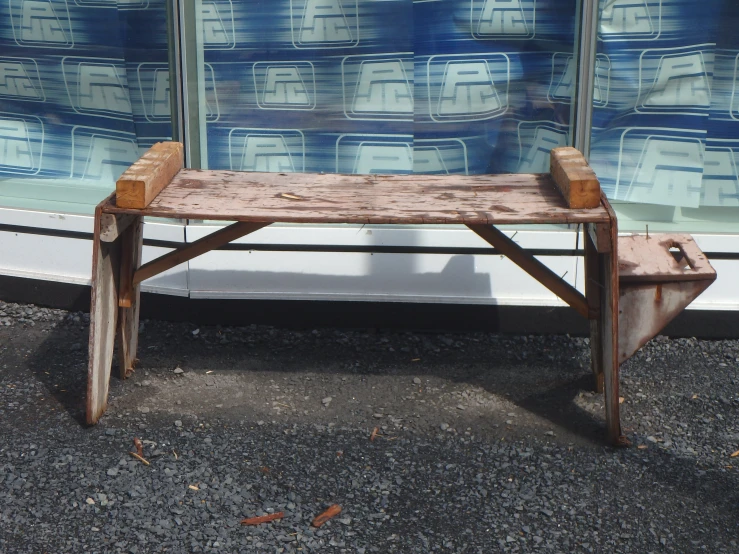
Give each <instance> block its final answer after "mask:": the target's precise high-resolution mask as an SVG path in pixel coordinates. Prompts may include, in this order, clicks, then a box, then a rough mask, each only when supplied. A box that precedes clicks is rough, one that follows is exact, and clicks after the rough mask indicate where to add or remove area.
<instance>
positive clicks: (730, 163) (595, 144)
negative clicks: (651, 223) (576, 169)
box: [590, 0, 739, 208]
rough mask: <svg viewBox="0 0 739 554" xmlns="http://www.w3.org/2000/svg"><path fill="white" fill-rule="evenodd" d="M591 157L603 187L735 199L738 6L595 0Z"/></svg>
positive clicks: (705, 200)
mask: <svg viewBox="0 0 739 554" xmlns="http://www.w3.org/2000/svg"><path fill="white" fill-rule="evenodd" d="M600 10H601V11H600V30H599V31H600V32H599V37H598V63H597V67H596V75H595V101H594V106H593V122H594V123H593V124H594V128H593V135H592V149H591V153H590V161H591V164H592V165H593V167H594V168H595V170H596V172H597V173H598V176H599V177H600V179H601V183H602V184H603V186H604V189H605V190H606V193H607V194H608V196H609V197H611V198H615V199H618V200H624V201H628V202H638V203H649V204H661V205H668V206H680V207H683V208H697V207H700V206H739V173H738V172H737V160H738V159H739V158H737V153H739V150H737V142H736V141H735V140H734V138H735V137H737V136H739V134H738V133H739V126H737V123H738V122H739V119H737V118H736V117H735V116H736V111H735V108H736V106H734V96H735V89H736V85H737V71H736V67H737V64H736V60H737V55H739V40H738V39H737V35H736V32H735V31H734V26H735V25H736V23H737V21H738V20H739V6H738V5H737V4H736V3H735V2H725V1H723V0H707V1H705V2H693V1H692V0H641V1H634V0H628V1H626V0H601V1H600Z"/></svg>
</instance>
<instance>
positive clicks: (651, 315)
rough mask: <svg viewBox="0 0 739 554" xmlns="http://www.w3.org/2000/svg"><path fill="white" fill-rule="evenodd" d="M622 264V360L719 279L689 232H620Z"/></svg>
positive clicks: (619, 308) (619, 260)
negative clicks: (631, 233)
mask: <svg viewBox="0 0 739 554" xmlns="http://www.w3.org/2000/svg"><path fill="white" fill-rule="evenodd" d="M618 267H619V283H620V284H619V288H620V291H619V302H618V319H619V324H618V330H619V332H618V361H619V363H623V362H625V361H626V360H628V359H629V358H630V357H631V356H633V355H634V354H635V353H636V351H637V350H639V348H641V347H642V346H644V345H645V344H646V343H647V342H649V341H650V340H651V339H652V338H654V337H655V336H657V334H658V333H659V332H660V331H661V330H662V329H664V327H665V326H666V325H667V324H668V323H669V322H670V321H672V319H673V318H674V317H675V316H677V315H678V314H679V313H680V312H682V311H683V310H684V309H685V308H686V307H687V306H688V305H689V304H690V303H691V302H692V301H693V300H695V299H696V298H697V297H698V296H699V295H700V294H701V293H702V292H703V291H704V290H706V289H707V288H708V287H709V286H710V285H711V283H713V281H715V279H716V271H715V270H714V269H713V267H711V264H710V263H709V262H708V260H707V259H706V256H705V254H703V252H702V251H701V250H700V248H698V245H697V244H696V243H695V241H694V240H693V238H692V237H691V236H690V235H678V234H665V235H654V234H653V235H649V236H642V235H634V236H630V237H619V239H618Z"/></svg>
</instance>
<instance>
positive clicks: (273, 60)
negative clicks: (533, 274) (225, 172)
mask: <svg viewBox="0 0 739 554" xmlns="http://www.w3.org/2000/svg"><path fill="white" fill-rule="evenodd" d="M599 9H600V29H599V35H598V44H597V51H598V54H597V60H596V72H595V91H594V92H595V94H594V104H593V109H594V117H593V121H594V125H593V134H592V151H591V163H592V165H593V166H594V167H595V169H596V171H597V173H598V175H599V176H600V178H601V180H602V182H603V185H604V189H605V190H606V192H607V194H608V195H609V196H610V197H611V198H614V199H618V200H622V201H626V202H634V203H646V204H661V205H665V206H679V207H681V208H687V209H690V208H698V207H702V206H729V207H736V206H739V171H738V170H737V168H738V167H739V133H738V132H737V130H739V90H737V83H738V82H739V36H738V34H737V33H736V32H735V26H736V24H737V22H739V4H737V3H736V2H729V1H727V0H704V1H703V2H695V1H693V0H599ZM575 11H576V0H417V1H412V0H271V1H269V2H265V1H258V0H200V1H198V2H197V3H196V14H197V17H198V33H199V34H198V36H197V37H195V39H196V40H197V41H198V42H199V45H200V46H201V48H202V49H203V63H202V65H201V67H200V73H201V78H202V86H201V88H200V90H201V94H202V95H203V98H201V102H200V105H201V107H202V108H201V109H202V111H203V112H204V113H202V114H201V115H202V119H203V120H204V121H205V125H206V131H207V160H205V161H206V162H207V165H208V167H211V168H230V169H234V170H259V171H281V172H286V171H315V172H319V171H324V172H335V171H339V172H348V173H410V172H418V173H440V174H441V173H469V174H473V173H486V172H496V173H497V172H539V171H546V169H547V166H548V154H549V150H550V149H551V148H552V147H555V146H559V145H564V144H569V143H571V141H572V136H571V132H570V128H569V120H570V109H571V105H572V96H573V93H574V84H575V76H576V70H577V58H576V56H575V55H574V52H573V51H574V36H575V29H576V26H577V22H576V21H575ZM190 38H192V37H190ZM169 87H170V83H169V71H168V52H167V34H166V10H165V1H164V0H0V196H2V197H3V199H7V198H9V197H11V196H15V197H25V198H33V197H38V198H43V199H44V200H49V201H54V202H70V201H72V200H73V199H82V200H85V201H86V202H87V203H88V204H94V203H96V202H97V201H98V200H99V199H100V198H101V197H102V196H104V194H105V193H106V192H107V191H108V190H110V189H111V188H112V186H113V182H114V180H115V178H116V177H117V176H118V175H119V174H120V173H121V172H122V171H123V169H124V168H125V167H126V166H127V165H128V164H130V163H131V162H133V161H134V160H135V159H136V158H137V157H138V156H139V155H140V153H142V152H143V151H144V150H145V149H146V148H147V147H148V146H150V145H151V144H153V143H154V142H156V141H159V140H164V139H168V138H170V136H171V133H172V130H171V106H170V95H169ZM4 201H5V200H3V202H4Z"/></svg>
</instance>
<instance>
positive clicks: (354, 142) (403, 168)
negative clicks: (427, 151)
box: [336, 135, 413, 175]
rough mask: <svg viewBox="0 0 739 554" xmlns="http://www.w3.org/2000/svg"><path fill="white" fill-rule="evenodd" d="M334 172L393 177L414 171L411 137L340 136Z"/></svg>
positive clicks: (337, 142)
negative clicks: (391, 175)
mask: <svg viewBox="0 0 739 554" xmlns="http://www.w3.org/2000/svg"><path fill="white" fill-rule="evenodd" d="M336 171H337V173H355V174H361V175H366V174H372V173H374V174H393V173H410V172H411V171H413V137H409V136H407V135H342V136H340V137H339V138H338V139H337V141H336Z"/></svg>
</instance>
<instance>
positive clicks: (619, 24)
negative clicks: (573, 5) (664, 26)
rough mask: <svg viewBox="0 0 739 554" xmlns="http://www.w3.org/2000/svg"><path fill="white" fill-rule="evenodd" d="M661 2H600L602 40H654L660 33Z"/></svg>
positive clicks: (642, 0) (628, 0)
mask: <svg viewBox="0 0 739 554" xmlns="http://www.w3.org/2000/svg"><path fill="white" fill-rule="evenodd" d="M661 20H662V0H659V1H658V2H654V1H652V2H647V1H646V0H601V12H600V35H601V38H602V39H603V40H618V39H622V40H628V39H629V38H637V39H652V40H653V39H656V38H658V37H659V35H660V32H661Z"/></svg>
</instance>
